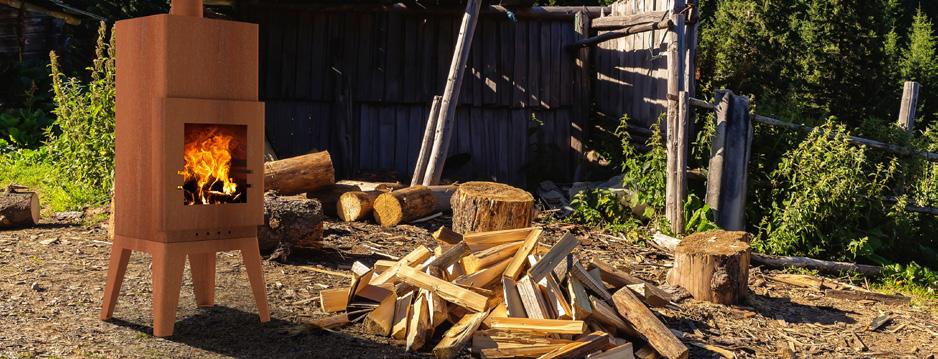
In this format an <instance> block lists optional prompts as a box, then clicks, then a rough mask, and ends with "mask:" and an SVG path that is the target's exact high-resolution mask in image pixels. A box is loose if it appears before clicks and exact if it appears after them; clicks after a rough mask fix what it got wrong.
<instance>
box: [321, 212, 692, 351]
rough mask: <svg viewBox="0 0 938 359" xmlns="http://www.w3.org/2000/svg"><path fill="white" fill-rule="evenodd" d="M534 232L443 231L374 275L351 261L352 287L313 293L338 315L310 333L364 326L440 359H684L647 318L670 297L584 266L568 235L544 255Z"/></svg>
mask: <svg viewBox="0 0 938 359" xmlns="http://www.w3.org/2000/svg"><path fill="white" fill-rule="evenodd" d="M541 233H542V230H541V229H540V228H523V229H511V230H502V231H494V232H481V233H472V234H466V235H460V234H458V233H455V232H453V231H450V230H448V229H446V228H441V229H440V230H439V231H437V232H436V233H434V238H436V240H437V242H438V246H437V247H436V248H434V249H432V250H431V249H429V248H427V247H425V246H418V247H417V248H415V249H414V250H413V251H412V252H410V253H409V254H407V255H406V256H404V257H403V258H401V259H400V260H398V261H378V262H376V263H375V265H374V266H373V267H371V268H369V267H367V266H365V265H363V264H361V263H359V262H356V263H355V265H353V267H352V272H353V274H352V280H351V283H350V285H349V287H346V288H336V289H328V290H324V291H322V292H321V293H320V300H321V304H322V309H323V311H325V312H327V313H337V314H334V315H332V316H329V317H326V318H323V319H319V320H315V321H313V322H311V323H309V326H310V327H311V328H315V329H325V330H330V329H333V328H337V327H340V326H343V325H349V324H351V323H355V322H358V321H361V322H362V323H363V324H362V325H363V326H364V330H365V331H367V332H369V333H373V334H375V335H381V336H387V337H391V338H394V339H396V340H399V341H400V342H401V343H402V344H403V345H406V347H407V350H410V351H422V350H425V349H432V352H433V354H434V355H435V356H436V357H437V358H453V357H455V356H457V355H458V354H459V353H460V352H461V351H462V350H463V348H465V347H469V348H470V350H471V351H472V353H474V354H476V355H479V356H481V357H483V358H508V357H527V358H583V357H588V358H631V357H633V356H637V357H640V358H653V357H656V356H658V355H660V356H662V357H665V358H686V357H687V355H688V350H687V347H686V346H684V344H682V343H681V341H680V340H678V339H677V337H675V335H674V334H672V332H671V331H670V330H669V329H668V328H667V327H666V326H665V325H664V324H663V323H662V322H661V321H660V320H659V319H658V318H657V317H656V316H655V315H654V314H653V313H652V311H651V310H650V309H648V307H649V306H667V305H673V303H672V301H671V298H670V294H668V293H667V292H665V291H663V290H661V289H659V288H657V287H655V286H654V285H652V284H650V283H647V282H645V281H643V280H641V279H638V278H635V277H632V276H631V275H629V274H628V273H625V272H622V271H620V270H617V269H615V268H613V267H612V266H610V265H608V264H605V263H602V262H597V261H594V262H592V263H589V264H588V265H586V266H584V264H582V263H580V262H579V261H578V260H577V259H575V257H574V256H573V254H572V252H573V251H574V249H575V248H576V247H577V245H578V244H579V240H578V239H577V238H576V237H575V236H574V235H572V234H569V233H568V234H566V235H565V236H564V237H563V238H562V239H561V240H559V241H558V242H557V243H556V244H554V245H553V246H547V245H545V244H543V243H540V237H541ZM587 267H589V268H590V269H587Z"/></svg>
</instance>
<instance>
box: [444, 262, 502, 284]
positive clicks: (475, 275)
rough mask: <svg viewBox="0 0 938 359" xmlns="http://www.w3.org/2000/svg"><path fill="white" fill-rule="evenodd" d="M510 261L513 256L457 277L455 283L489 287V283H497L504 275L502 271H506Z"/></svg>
mask: <svg viewBox="0 0 938 359" xmlns="http://www.w3.org/2000/svg"><path fill="white" fill-rule="evenodd" d="M510 261H511V258H505V259H503V260H502V261H500V262H498V263H496V264H494V265H491V266H488V267H486V268H482V269H480V270H475V271H472V272H471V274H468V275H464V276H462V277H460V278H456V280H454V281H453V283H455V284H458V285H462V286H467V287H474V288H488V286H489V285H491V284H492V283H495V282H496V281H498V280H499V278H501V277H502V273H504V272H505V268H507V267H508V263H509V262H510Z"/></svg>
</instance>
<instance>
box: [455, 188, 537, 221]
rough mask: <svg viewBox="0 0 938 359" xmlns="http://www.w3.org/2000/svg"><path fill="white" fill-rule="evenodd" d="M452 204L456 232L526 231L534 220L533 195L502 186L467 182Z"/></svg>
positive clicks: (457, 192) (458, 190) (459, 189)
mask: <svg viewBox="0 0 938 359" xmlns="http://www.w3.org/2000/svg"><path fill="white" fill-rule="evenodd" d="M451 204H452V207H453V231H455V232H456V233H462V234H467V233H473V232H487V231H497V230H502V229H515V228H524V227H529V226H531V221H532V220H533V219H534V196H532V195H531V194H530V193H528V192H526V191H524V190H521V189H517V188H514V187H512V186H509V185H506V184H501V183H494V182H467V183H464V184H462V185H460V186H459V188H458V189H457V190H456V193H455V194H454V195H453V198H452V200H451Z"/></svg>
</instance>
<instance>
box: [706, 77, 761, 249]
mask: <svg viewBox="0 0 938 359" xmlns="http://www.w3.org/2000/svg"><path fill="white" fill-rule="evenodd" d="M716 100H717V108H716V120H717V123H716V133H715V134H714V139H713V149H712V151H711V153H710V168H709V169H708V171H707V172H708V177H707V199H706V201H707V204H708V205H710V208H712V209H713V210H714V212H715V213H716V219H717V225H719V226H720V228H723V229H726V230H730V231H741V230H745V229H746V223H745V216H744V215H745V208H746V187H747V181H748V172H747V170H748V165H749V157H750V151H751V146H752V136H753V129H752V118H751V117H750V116H749V99H748V98H746V97H745V96H736V95H734V94H733V92H732V91H729V90H721V91H717V96H716Z"/></svg>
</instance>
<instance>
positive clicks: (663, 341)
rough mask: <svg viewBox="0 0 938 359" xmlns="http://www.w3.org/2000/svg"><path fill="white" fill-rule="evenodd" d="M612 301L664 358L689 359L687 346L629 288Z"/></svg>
mask: <svg viewBox="0 0 938 359" xmlns="http://www.w3.org/2000/svg"><path fill="white" fill-rule="evenodd" d="M612 300H613V302H614V303H615V305H616V310H617V311H618V312H619V314H620V315H622V317H623V318H625V321H626V322H627V323H629V324H631V325H632V327H633V328H635V331H637V332H638V333H639V334H641V335H642V336H644V337H645V338H647V339H648V343H649V344H651V346H652V347H653V348H654V349H655V350H656V351H658V353H660V354H661V355H662V356H664V357H665V358H668V359H684V358H687V353H688V350H687V346H685V345H684V344H683V343H681V341H680V340H678V339H677V337H675V336H674V334H673V333H671V331H670V330H669V329H668V327H666V326H665V325H664V323H662V322H661V320H659V319H658V317H655V314H654V313H652V312H651V310H649V309H648V307H646V306H645V304H644V303H643V302H642V301H641V300H640V299H638V297H636V296H635V293H632V290H630V289H628V288H622V289H619V290H618V291H617V292H616V293H615V294H614V295H613V296H612Z"/></svg>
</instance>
